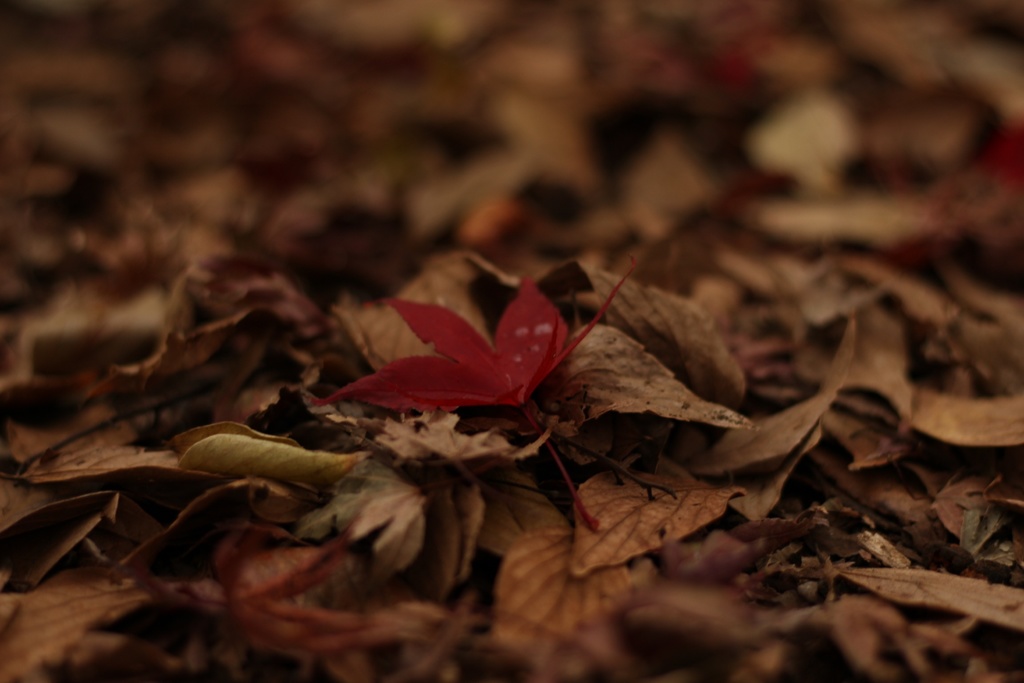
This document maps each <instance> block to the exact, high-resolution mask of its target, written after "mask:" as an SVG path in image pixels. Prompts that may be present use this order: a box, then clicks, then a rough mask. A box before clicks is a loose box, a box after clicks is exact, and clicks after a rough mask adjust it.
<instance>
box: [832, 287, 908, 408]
mask: <svg viewBox="0 0 1024 683" xmlns="http://www.w3.org/2000/svg"><path fill="white" fill-rule="evenodd" d="M856 319H857V344H856V348H855V350H854V352H853V360H852V361H851V362H850V369H849V370H848V372H847V375H846V382H845V384H844V385H843V388H845V389H866V390H868V391H874V392H875V393H877V394H879V395H880V396H882V397H883V398H885V399H886V400H887V401H888V402H889V404H890V405H891V406H892V407H893V408H894V409H895V410H896V413H897V414H898V415H899V416H900V419H902V420H908V419H910V414H911V405H912V402H913V393H914V389H913V387H912V386H911V384H910V359H909V353H908V349H907V334H906V331H905V329H904V326H903V322H902V320H901V319H900V318H899V317H898V316H897V315H895V314H894V313H892V312H890V311H888V310H887V309H885V308H883V307H882V306H881V305H879V304H873V305H870V306H865V307H864V308H862V309H861V310H859V311H857V314H856Z"/></svg>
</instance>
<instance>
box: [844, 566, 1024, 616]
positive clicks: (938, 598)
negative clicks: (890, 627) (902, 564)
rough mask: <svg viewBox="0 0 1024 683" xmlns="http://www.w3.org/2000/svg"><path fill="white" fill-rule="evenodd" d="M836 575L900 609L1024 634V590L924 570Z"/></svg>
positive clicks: (853, 570)
mask: <svg viewBox="0 0 1024 683" xmlns="http://www.w3.org/2000/svg"><path fill="white" fill-rule="evenodd" d="M839 575H840V576H842V577H843V578H845V579H848V580H850V581H852V582H853V583H855V584H857V585H858V586H861V587H862V588H866V589H868V590H869V591H871V592H872V593H875V594H876V595H879V596H881V597H883V598H885V599H887V600H891V601H893V602H895V603H897V604H900V605H907V606H910V607H924V608H927V609H935V610H941V611H943V612H954V613H956V614H963V615H966V616H970V617H974V618H976V619H980V620H981V621H984V622H986V623H989V624H995V625H996V626H1002V627H1003V628H1007V629H1010V630H1011V631H1017V632H1024V590H1021V589H1020V588H1011V587H1010V586H1003V585H999V584H992V583H989V582H988V581H985V580H984V579H972V578H968V577H966V576H955V575H953V574H943V573H940V572H933V571H928V570H926V569H889V568H884V569H874V568H872V569H861V568H849V569H840V570H839Z"/></svg>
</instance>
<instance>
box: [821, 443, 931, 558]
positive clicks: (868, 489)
mask: <svg viewBox="0 0 1024 683" xmlns="http://www.w3.org/2000/svg"><path fill="white" fill-rule="evenodd" d="M810 458H811V459H812V460H813V461H814V464H815V465H816V466H817V467H818V468H819V469H820V470H821V473H822V474H823V475H824V476H825V477H827V478H828V479H830V480H832V481H833V482H835V485H836V486H837V487H838V488H839V490H840V491H842V493H843V494H844V495H845V496H848V497H849V499H850V500H855V501H857V503H858V504H859V505H860V506H863V508H864V509H870V510H874V511H876V512H877V513H879V515H877V516H876V519H879V520H881V521H882V523H883V524H885V523H887V520H891V519H896V520H898V521H899V523H900V526H901V528H902V529H903V530H904V531H905V532H906V533H907V534H908V535H909V536H910V537H911V538H912V539H913V541H914V544H915V547H918V548H924V547H928V545H929V544H932V543H945V542H946V531H945V529H943V528H942V526H941V525H940V524H939V523H938V521H937V520H936V519H935V515H934V514H933V513H932V510H931V497H930V496H928V495H927V494H926V493H925V492H924V491H923V490H922V488H921V487H920V486H917V485H916V482H915V481H914V480H913V479H908V478H906V476H905V475H903V474H902V473H901V472H897V471H895V470H894V469H893V468H875V469H863V470H858V471H851V470H850V467H849V462H848V461H847V459H846V458H844V457H842V456H840V455H837V454H835V453H832V452H830V451H827V450H825V449H816V450H813V451H811V453H810Z"/></svg>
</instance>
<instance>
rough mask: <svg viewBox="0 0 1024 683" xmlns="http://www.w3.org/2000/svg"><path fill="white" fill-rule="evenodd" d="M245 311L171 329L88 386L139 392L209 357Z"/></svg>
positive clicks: (103, 390) (102, 391) (102, 390)
mask: <svg viewBox="0 0 1024 683" xmlns="http://www.w3.org/2000/svg"><path fill="white" fill-rule="evenodd" d="M248 315H250V314H249V313H248V312H245V313H239V314H237V315H234V316H232V317H230V318H224V319H222V320H215V321H213V322H210V323H206V324H205V325H200V326H199V327H196V328H194V329H192V330H189V331H187V332H181V331H172V332H170V333H168V334H167V336H166V337H165V338H164V339H163V340H162V341H161V343H160V344H159V346H158V347H157V349H156V350H155V351H154V352H153V353H152V354H151V355H150V356H149V357H148V358H146V359H145V360H142V361H140V362H138V363H134V364H131V365H117V366H114V367H113V368H111V370H110V373H109V374H108V375H107V377H106V378H104V379H103V380H102V381H100V383H99V384H98V385H97V386H96V387H94V388H93V389H92V393H93V394H94V395H97V394H105V393H108V392H111V391H126V392H127V391H132V392H142V391H145V390H146V389H148V388H149V387H150V386H151V385H152V384H155V383H157V382H159V381H160V380H162V379H164V378H166V377H169V376H171V375H174V374H177V373H179V372H183V371H185V370H192V369H194V368H197V367H199V366H200V365H202V364H203V363H205V362H206V361H208V360H210V357H211V356H213V354H214V353H216V352H217V351H218V350H219V349H220V347H221V346H223V345H224V342H225V341H227V339H228V337H230V336H231V335H232V334H233V333H234V331H235V328H236V327H237V326H238V324H239V323H240V322H241V321H242V320H244V319H245V318H246V317H247V316H248Z"/></svg>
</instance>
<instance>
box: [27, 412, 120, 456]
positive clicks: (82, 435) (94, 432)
mask: <svg viewBox="0 0 1024 683" xmlns="http://www.w3.org/2000/svg"><path fill="white" fill-rule="evenodd" d="M116 416H117V411H116V410H114V408H113V407H112V406H109V405H106V404H103V403H95V404H92V405H89V406H86V407H85V408H83V409H82V410H81V411H79V412H77V413H76V414H75V415H74V416H72V417H71V418H69V419H66V420H61V421H60V422H58V423H55V424H54V423H48V424H46V425H45V426H36V425H28V424H20V423H18V422H15V421H13V420H8V421H7V442H8V444H9V446H10V449H11V455H12V456H14V459H15V460H17V461H18V462H21V463H24V462H26V461H27V460H28V459H29V458H31V457H32V456H34V455H37V454H39V453H42V452H44V451H46V450H47V449H49V448H50V447H51V446H53V445H55V444H57V443H59V442H61V441H63V440H64V439H65V438H67V437H70V436H78V437H79V438H76V439H75V441H74V442H73V443H72V447H73V448H74V450H84V449H87V448H94V447H101V446H124V445H125V444H128V443H131V442H132V441H133V440H134V439H135V438H136V437H137V436H138V432H137V431H136V429H135V428H134V427H133V426H132V425H131V423H130V422H128V421H127V420H117V421H115V420H113V419H112V418H114V417H116ZM96 427H100V428H99V429H96ZM65 450H66V449H65Z"/></svg>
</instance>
